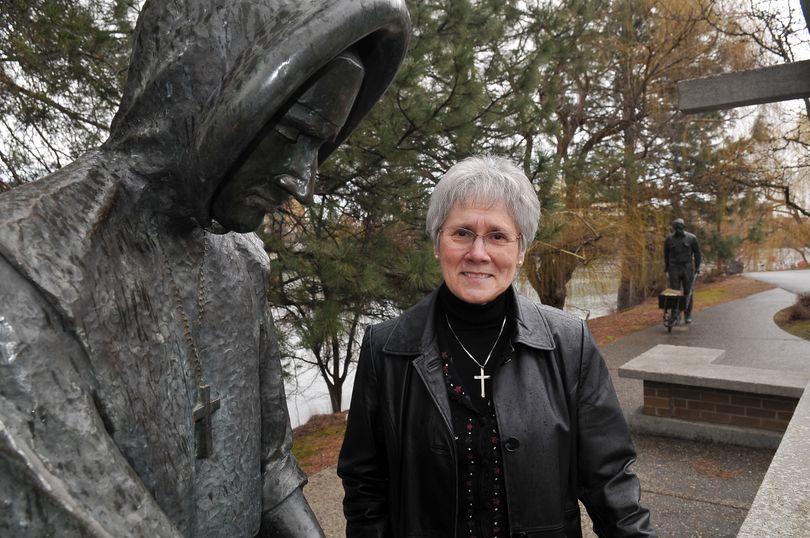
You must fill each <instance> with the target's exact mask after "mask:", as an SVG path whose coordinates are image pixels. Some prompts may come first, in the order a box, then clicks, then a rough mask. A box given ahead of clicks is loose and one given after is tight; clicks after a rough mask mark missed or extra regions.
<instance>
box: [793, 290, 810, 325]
mask: <svg viewBox="0 0 810 538" xmlns="http://www.w3.org/2000/svg"><path fill="white" fill-rule="evenodd" d="M787 312H788V320H790V321H798V320H810V293H800V294H799V297H798V299H796V303H795V304H794V305H793V306H791V307H789V308H788V309H787Z"/></svg>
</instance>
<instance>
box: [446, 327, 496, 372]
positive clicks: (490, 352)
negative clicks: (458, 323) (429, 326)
mask: <svg viewBox="0 0 810 538" xmlns="http://www.w3.org/2000/svg"><path fill="white" fill-rule="evenodd" d="M444 319H445V321H447V326H448V327H449V328H450V332H451V333H452V334H453V337H454V338H455V339H456V342H458V345H460V346H461V349H463V350H464V353H466V354H467V356H468V357H470V359H472V361H473V362H474V363H475V364H477V365H478V367H479V368H481V370H482V371H483V370H484V368H485V367H486V365H487V363H488V362H489V359H490V358H492V353H493V352H494V351H495V348H496V347H497V346H498V341H499V340H500V339H501V335H502V334H503V328H504V327H506V316H504V317H503V322H501V330H500V331H498V337H497V338H496V339H495V343H494V344H492V349H490V350H489V353H488V354H487V358H486V359H484V364H481V363H480V362H478V361H477V360H476V358H475V357H473V354H472V353H470V351H469V350H468V349H467V348H466V347H464V344H462V343H461V339H460V338H459V337H458V335H457V334H456V331H454V330H453V326H452V325H451V324H450V318H449V317H447V314H445V315H444Z"/></svg>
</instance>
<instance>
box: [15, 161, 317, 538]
mask: <svg viewBox="0 0 810 538" xmlns="http://www.w3.org/2000/svg"><path fill="white" fill-rule="evenodd" d="M98 161H99V155H98V154H91V155H89V156H87V157H86V158H84V159H82V160H81V161H80V162H77V163H74V165H72V166H70V167H68V168H66V169H63V170H62V171H61V172H60V173H58V174H57V176H56V177H51V178H50V181H48V182H46V183H42V182H40V183H34V184H29V185H25V186H22V187H20V188H18V189H14V190H13V191H12V192H10V193H9V194H8V195H7V196H4V198H3V204H2V207H3V209H4V212H3V215H2V218H0V227H2V229H3V239H4V241H3V244H2V254H3V257H0V282H1V283H2V286H0V420H2V426H1V427H2V430H1V431H0V451H2V454H3V457H2V458H0V461H1V463H0V487H2V489H3V492H4V493H3V496H4V497H5V498H6V499H7V503H9V504H6V505H5V506H4V509H3V512H2V515H0V535H3V536H21V535H30V536H48V535H53V536H65V535H70V534H87V535H102V536H103V535H110V536H171V535H174V534H175V532H178V531H179V533H181V534H183V535H187V536H253V535H255V534H256V532H257V531H258V528H259V522H260V514H261V512H262V510H263V508H265V509H271V508H272V507H273V506H275V504H277V503H279V502H280V501H282V500H283V499H285V498H286V497H287V496H288V495H290V494H291V493H292V492H293V491H295V490H296V489H297V488H298V487H299V486H301V485H302V483H303V480H304V476H303V474H302V473H301V471H300V470H299V469H298V466H297V465H296V463H295V460H294V458H292V456H291V455H290V444H291V432H290V425H289V420H288V417H287V409H286V404H285V396H284V387H283V383H282V376H281V371H280V362H279V360H278V356H277V350H276V341H275V335H274V329H273V322H272V319H271V315H270V311H269V307H268V304H267V301H266V299H265V297H266V285H267V277H268V269H269V267H268V260H267V255H266V254H265V253H264V251H263V249H262V245H261V243H260V242H259V241H258V238H256V236H255V235H253V234H233V233H231V234H226V235H215V234H211V233H208V232H205V231H203V230H202V229H201V228H199V227H192V228H187V229H182V228H180V229H178V228H177V227H176V223H173V222H169V221H166V219H165V218H162V217H160V216H151V217H150V216H148V215H149V213H148V212H144V211H142V209H143V208H142V207H140V205H141V204H140V203H139V202H138V201H136V200H133V198H134V197H137V196H138V193H137V192H136V193H133V192H130V191H129V189H128V188H127V187H126V186H125V185H122V184H121V183H116V182H113V181H111V180H110V178H111V177H113V176H114V174H112V173H109V172H112V170H110V168H109V166H107V167H106V168H105V172H106V173H105V174H94V173H93V172H94V170H95V167H94V164H95V163H96V162H98ZM105 166H106V165H105ZM65 207H72V208H74V209H75V211H72V212H70V213H63V212H60V211H59V209H60V208H65ZM204 251H205V259H204V260H203V253H204ZM167 267H169V268H171V274H167V272H166V268H167ZM178 292H179V294H180V296H179V297H177V296H176V294H177V293H178ZM178 302H179V303H180V304H181V305H182V306H178ZM183 316H187V318H188V326H189V328H190V330H191V331H190V335H186V334H185V333H186V328H185V323H184V321H183ZM189 338H190V339H191V340H189ZM191 342H193V343H194V345H195V346H196V348H197V350H198V354H199V357H200V362H201V366H202V376H203V378H204V380H205V382H206V383H207V384H209V385H210V387H211V397H212V399H219V403H220V406H219V408H218V409H217V410H216V411H214V412H213V413H212V415H211V430H212V442H213V444H212V448H211V454H210V456H209V457H208V458H205V459H198V458H197V457H196V451H195V444H196V443H195V430H194V422H193V421H192V411H193V407H194V405H195V403H196V399H197V390H198V387H197V383H196V380H195V372H194V362H193V351H192V347H191ZM166 518H168V521H167V520H166Z"/></svg>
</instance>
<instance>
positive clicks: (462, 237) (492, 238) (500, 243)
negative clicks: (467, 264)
mask: <svg viewBox="0 0 810 538" xmlns="http://www.w3.org/2000/svg"><path fill="white" fill-rule="evenodd" d="M439 233H440V234H442V235H443V236H444V237H446V238H447V240H448V243H449V244H450V245H451V246H453V247H455V248H459V249H460V248H465V249H471V248H472V247H473V245H474V244H475V240H476V239H478V238H479V237H480V238H481V239H483V240H484V246H485V247H486V248H487V249H489V250H498V249H504V248H508V247H509V246H510V245H512V243H514V242H515V241H517V240H518V239H520V237H521V234H513V233H511V232H500V231H495V232H487V233H485V234H477V233H475V232H474V231H472V230H468V229H467V228H451V229H449V230H446V229H444V228H440V229H439Z"/></svg>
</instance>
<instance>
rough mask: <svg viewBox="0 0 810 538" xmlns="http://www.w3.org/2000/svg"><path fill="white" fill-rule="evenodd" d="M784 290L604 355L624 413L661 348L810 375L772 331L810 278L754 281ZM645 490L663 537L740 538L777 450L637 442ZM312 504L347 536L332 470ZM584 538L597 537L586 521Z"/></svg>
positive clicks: (801, 358)
mask: <svg viewBox="0 0 810 538" xmlns="http://www.w3.org/2000/svg"><path fill="white" fill-rule="evenodd" d="M746 276H749V277H750V278H757V279H760V280H766V281H769V282H772V283H775V284H777V285H782V286H785V288H786V289H790V290H791V291H785V290H783V289H774V290H770V291H766V292H763V293H759V294H756V295H752V296H750V297H746V298H745V299H740V300H738V301H733V302H730V303H726V304H723V305H720V306H716V307H713V308H710V309H707V310H704V311H702V312H699V313H696V314H695V316H694V323H692V324H691V325H678V326H676V327H674V328H673V330H672V333H667V331H666V329H665V328H664V327H663V325H660V326H656V327H650V328H648V329H645V330H643V331H639V332H637V333H635V334H633V335H629V336H626V337H624V338H622V339H621V340H619V341H617V342H614V343H613V344H609V345H607V346H604V347H603V348H602V352H603V355H604V357H605V361H606V362H607V364H608V367H609V368H610V371H611V373H612V374H613V382H614V385H615V386H616V391H617V393H618V395H619V399H620V400H621V403H622V408H623V409H624V411H625V413H626V414H628V413H631V412H633V411H635V410H636V409H637V408H638V407H639V406H640V405H641V401H642V392H641V390H642V389H641V381H639V380H634V379H624V378H619V377H618V375H617V373H616V372H617V370H618V368H619V366H621V365H622V364H624V363H625V362H627V361H629V360H630V359H633V358H635V357H636V356H638V355H639V354H641V353H643V352H644V351H647V350H648V349H650V348H651V347H653V346H655V345H657V344H673V345H684V346H698V347H712V348H719V349H725V350H726V356H725V357H724V359H723V360H722V362H723V363H725V364H738V365H741V366H752V367H762V368H784V369H786V370H801V371H810V342H807V341H805V340H802V339H799V338H796V337H793V336H791V335H790V334H788V333H785V332H784V331H782V330H781V329H779V328H778V327H777V326H776V324H774V323H773V315H774V313H776V312H777V311H779V310H781V309H783V308H785V307H787V306H790V305H791V304H793V302H795V297H796V296H795V293H800V292H804V291H810V270H808V271H782V272H778V273H750V274H747V275H746ZM634 441H635V444H636V449H637V452H638V461H637V462H636V464H635V466H634V470H635V472H636V473H637V474H638V476H639V478H640V480H641V485H642V502H643V503H644V504H645V505H646V506H647V507H649V508H650V510H651V512H652V522H653V525H654V526H655V528H656V530H657V531H658V533H659V535H660V536H661V537H662V538H664V537H677V538H685V537H712V538H719V537H733V536H736V534H737V531H738V530H739V528H740V525H741V524H742V522H743V520H744V519H745V515H746V513H747V511H748V508H749V506H750V505H751V502H752V501H753V499H754V496H755V495H756V492H757V489H758V487H759V484H760V482H761V481H762V477H763V476H764V475H765V471H766V470H767V469H768V465H769V463H770V460H771V458H772V456H773V451H772V450H764V449H749V448H741V447H734V446H729V445H719V444H710V443H700V442H693V441H683V440H678V439H669V438H664V437H655V436H649V435H638V434H637V435H634ZM305 493H306V496H307V498H308V499H309V500H310V503H311V504H312V506H313V509H314V510H315V513H316V514H317V515H318V518H319V520H320V521H321V524H322V525H323V528H324V531H325V532H326V535H327V536H328V537H329V538H332V537H335V538H337V537H342V536H344V535H345V527H344V523H343V515H342V511H341V501H342V498H343V492H342V488H341V486H340V482H339V480H338V478H337V476H336V475H335V470H334V468H330V469H325V470H323V471H321V472H320V473H318V474H316V475H314V476H312V477H310V483H309V485H308V486H307V487H306V488H305ZM586 518H587V516H585V517H584V518H583V519H584V520H585V522H584V524H583V531H584V535H585V536H586V537H588V536H594V534H593V533H591V532H590V526H589V524H588V522H587V520H586Z"/></svg>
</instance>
